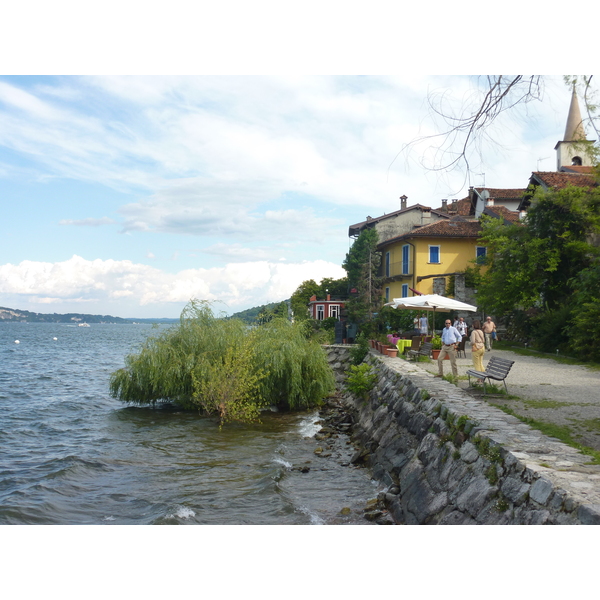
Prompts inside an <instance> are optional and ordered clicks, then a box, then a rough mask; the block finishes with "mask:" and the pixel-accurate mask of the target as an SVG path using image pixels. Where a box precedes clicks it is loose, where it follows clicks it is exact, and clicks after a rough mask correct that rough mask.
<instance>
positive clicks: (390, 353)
mask: <svg viewBox="0 0 600 600" xmlns="http://www.w3.org/2000/svg"><path fill="white" fill-rule="evenodd" d="M387 353H388V356H391V357H392V358H396V357H397V356H398V348H388V349H387Z"/></svg>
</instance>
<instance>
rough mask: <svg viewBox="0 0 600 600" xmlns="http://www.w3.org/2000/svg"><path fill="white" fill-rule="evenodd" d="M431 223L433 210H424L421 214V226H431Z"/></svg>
mask: <svg viewBox="0 0 600 600" xmlns="http://www.w3.org/2000/svg"><path fill="white" fill-rule="evenodd" d="M429 223H431V209H429V208H424V209H423V211H422V212H421V225H429Z"/></svg>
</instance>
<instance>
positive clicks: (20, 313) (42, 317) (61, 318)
mask: <svg viewBox="0 0 600 600" xmlns="http://www.w3.org/2000/svg"><path fill="white" fill-rule="evenodd" d="M141 320H142V319H140V321H141ZM2 321H26V322H28V323H133V322H134V321H133V320H132V319H122V318H121V317H111V316H110V315H88V314H83V313H67V314H65V315H59V314H57V313H52V314H43V313H35V312H30V311H28V310H19V309H18V308H6V307H5V306H0V322H2Z"/></svg>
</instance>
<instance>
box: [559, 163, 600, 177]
mask: <svg viewBox="0 0 600 600" xmlns="http://www.w3.org/2000/svg"><path fill="white" fill-rule="evenodd" d="M561 170H562V171H563V172H565V173H570V172H573V173H588V174H590V175H591V174H593V173H594V171H595V170H596V167H583V166H579V165H569V166H568V167H562V169H561Z"/></svg>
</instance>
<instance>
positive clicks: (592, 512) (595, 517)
mask: <svg viewBox="0 0 600 600" xmlns="http://www.w3.org/2000/svg"><path fill="white" fill-rule="evenodd" d="M577 518H578V519H579V520H580V521H581V523H582V525H600V504H582V505H581V506H580V507H579V509H578V511H577Z"/></svg>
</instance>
